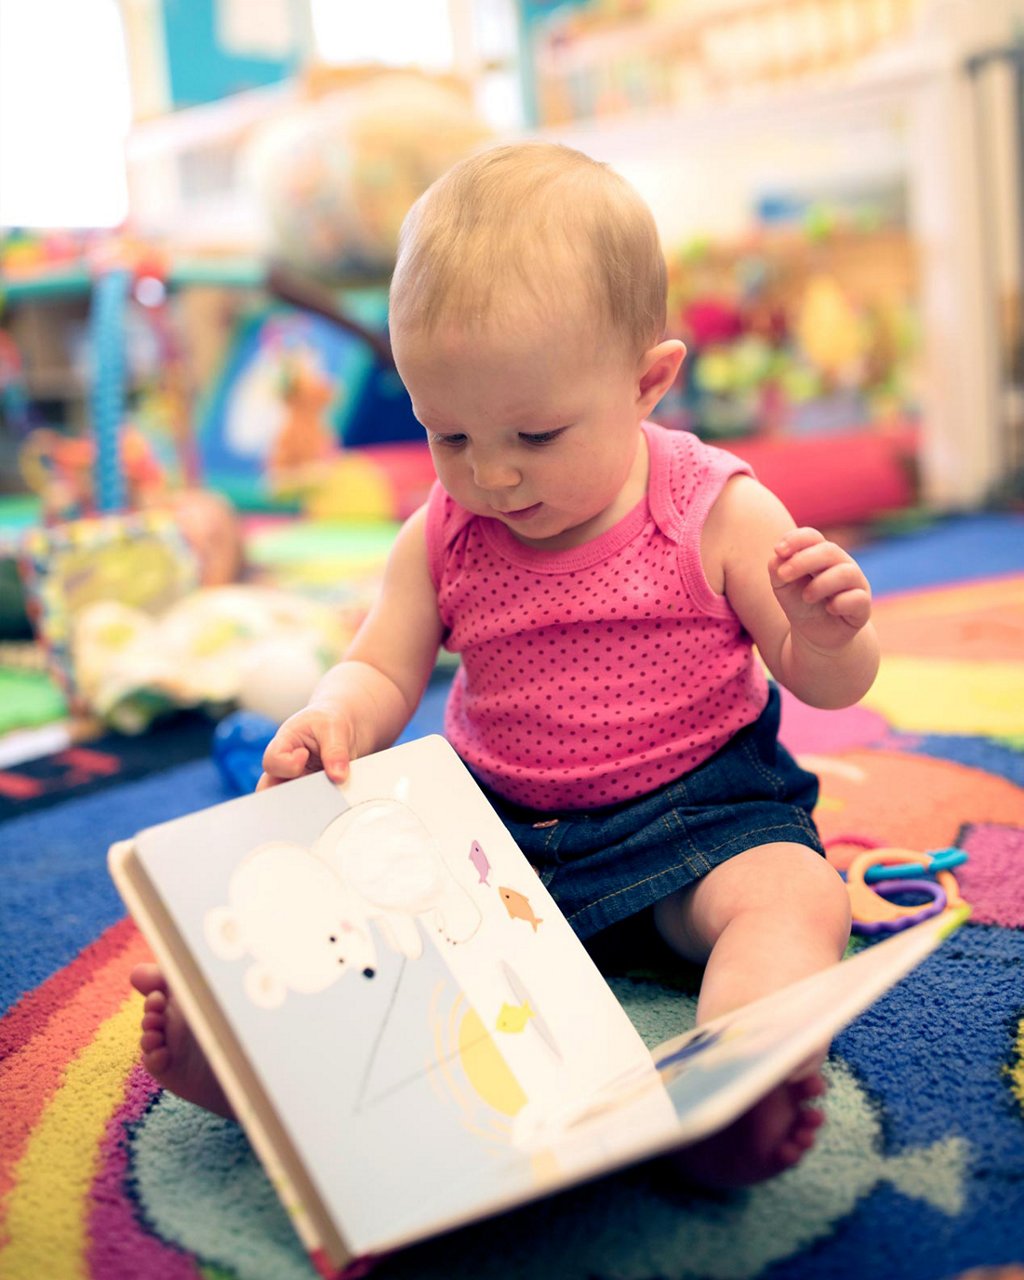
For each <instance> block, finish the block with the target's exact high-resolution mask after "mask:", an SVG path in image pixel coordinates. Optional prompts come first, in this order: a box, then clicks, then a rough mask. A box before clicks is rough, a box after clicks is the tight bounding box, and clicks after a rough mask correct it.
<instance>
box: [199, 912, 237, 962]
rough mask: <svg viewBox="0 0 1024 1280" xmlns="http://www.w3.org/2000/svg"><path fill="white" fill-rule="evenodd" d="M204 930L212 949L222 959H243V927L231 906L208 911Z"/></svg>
mask: <svg viewBox="0 0 1024 1280" xmlns="http://www.w3.org/2000/svg"><path fill="white" fill-rule="evenodd" d="M203 932H204V933H205V934H206V941H207V942H208V943H209V944H210V950H211V951H212V952H213V954H214V955H215V956H218V957H219V958H220V959H221V960H241V958H242V956H244V955H245V944H244V943H243V942H242V929H241V926H240V925H239V923H238V917H237V916H236V915H235V913H234V912H233V911H232V910H231V908H230V907H214V908H213V909H212V910H211V911H207V913H206V918H205V920H204V921H203Z"/></svg>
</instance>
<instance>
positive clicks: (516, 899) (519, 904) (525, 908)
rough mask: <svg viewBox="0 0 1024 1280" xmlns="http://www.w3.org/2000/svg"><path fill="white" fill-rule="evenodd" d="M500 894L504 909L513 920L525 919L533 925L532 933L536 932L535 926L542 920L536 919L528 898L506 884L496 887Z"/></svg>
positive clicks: (541, 922)
mask: <svg viewBox="0 0 1024 1280" xmlns="http://www.w3.org/2000/svg"><path fill="white" fill-rule="evenodd" d="M498 892H499V893H500V894H501V900H502V902H504V904H505V910H506V911H507V912H508V914H509V915H510V916H511V918H512V919H513V920H525V921H526V922H527V923H528V924H530V925H532V926H533V931H534V933H536V932H537V926H538V925H539V924H543V923H544V921H543V920H541V919H538V918H537V916H535V915H534V913H533V907H531V906H530V899H529V898H527V897H526V895H525V894H522V893H518V892H517V891H516V890H515V889H509V888H508V887H507V886H506V885H501V886H499V888H498Z"/></svg>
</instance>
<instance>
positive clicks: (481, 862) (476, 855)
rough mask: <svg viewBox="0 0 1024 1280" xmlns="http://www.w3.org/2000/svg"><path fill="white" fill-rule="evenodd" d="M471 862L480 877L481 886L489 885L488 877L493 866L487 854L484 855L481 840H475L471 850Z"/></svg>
mask: <svg viewBox="0 0 1024 1280" xmlns="http://www.w3.org/2000/svg"><path fill="white" fill-rule="evenodd" d="M469 860H470V862H472V864H473V870H474V871H475V872H476V873H477V875H478V876H479V877H480V880H479V883H480V884H487V883H488V880H487V877H488V876H489V875H490V874H491V864H490V862H488V860H487V854H486V853H484V851H483V848H482V846H481V844H480V841H479V840H474V841H473V843H472V845H470V849H469Z"/></svg>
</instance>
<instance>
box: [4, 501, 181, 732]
mask: <svg viewBox="0 0 1024 1280" xmlns="http://www.w3.org/2000/svg"><path fill="white" fill-rule="evenodd" d="M19 568H20V570H21V576H22V581H23V583H24V586H25V594H26V599H27V607H28V613H29V617H30V618H31V619H32V623H33V627H34V630H35V633H36V636H37V638H38V640H39V643H40V644H41V645H42V646H43V648H44V649H45V651H46V654H47V661H48V666H49V669H50V671H51V674H52V675H53V676H54V677H55V679H56V680H57V681H58V682H59V684H60V685H61V687H62V688H63V689H64V691H65V693H66V694H67V696H68V699H69V701H70V703H71V705H72V708H73V710H75V711H79V710H82V709H84V708H83V705H82V702H83V699H82V695H81V690H80V687H79V683H78V678H77V672H76V671H75V660H74V655H73V653H72V643H73V634H74V628H75V623H76V619H77V617H78V615H79V614H80V613H81V612H82V611H83V610H85V609H86V608H88V607H90V606H92V605H94V604H97V603H102V602H107V601H116V602H119V603H120V604H122V605H123V606H124V607H126V608H129V609H136V610H139V611H141V612H144V613H148V614H154V615H155V614H157V613H160V612H162V611H163V610H165V609H168V608H170V606H171V605H173V604H174V603H175V602H176V601H178V600H180V599H181V598H182V597H183V596H185V595H187V594H189V593H190V592H192V591H194V590H195V588H196V586H197V581H198V579H197V570H196V559H195V556H194V555H193V553H192V551H191V549H190V548H189V545H188V543H187V542H186V540H185V538H184V537H183V535H182V532H181V530H180V529H179V528H178V524H177V522H176V520H174V519H173V517H172V516H171V515H170V514H169V513H168V512H166V511H152V512H139V513H135V514H131V515H120V516H102V517H95V518H92V519H86V520H76V521H69V522H67V523H64V524H60V525H55V526H52V527H43V526H36V527H34V528H31V529H29V530H28V531H27V533H25V535H24V536H23V537H22V539H21V540H20V545H19Z"/></svg>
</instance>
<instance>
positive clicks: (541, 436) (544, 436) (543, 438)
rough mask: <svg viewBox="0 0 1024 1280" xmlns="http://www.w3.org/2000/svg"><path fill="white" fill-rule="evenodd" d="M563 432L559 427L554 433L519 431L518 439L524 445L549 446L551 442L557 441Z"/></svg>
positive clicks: (562, 428)
mask: <svg viewBox="0 0 1024 1280" xmlns="http://www.w3.org/2000/svg"><path fill="white" fill-rule="evenodd" d="M564 430H565V428H564V427H559V428H557V430H555V431H536V432H534V431H520V433H519V439H520V440H522V442H523V443H524V444H550V443H551V442H552V440H557V439H558V437H559V436H560V435H561V434H562V432H563V431H564Z"/></svg>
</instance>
